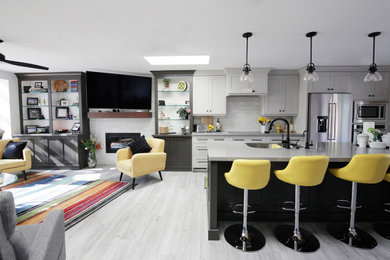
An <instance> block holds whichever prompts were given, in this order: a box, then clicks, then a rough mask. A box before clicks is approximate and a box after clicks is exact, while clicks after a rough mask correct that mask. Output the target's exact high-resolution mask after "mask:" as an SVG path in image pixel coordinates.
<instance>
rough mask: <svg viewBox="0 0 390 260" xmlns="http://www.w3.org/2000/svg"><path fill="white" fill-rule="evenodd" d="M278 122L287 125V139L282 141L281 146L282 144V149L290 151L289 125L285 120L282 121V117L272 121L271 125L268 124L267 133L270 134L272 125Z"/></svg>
mask: <svg viewBox="0 0 390 260" xmlns="http://www.w3.org/2000/svg"><path fill="white" fill-rule="evenodd" d="M279 120H281V121H283V122H285V123H286V125H287V138H286V141H284V140H282V144H284V148H286V149H290V123H289V122H288V121H287V120H286V119H284V118H282V117H278V118H275V119H274V120H272V121H271V124H269V129H268V131H269V132H271V129H272V126H273V125H274V123H275V122H276V121H279Z"/></svg>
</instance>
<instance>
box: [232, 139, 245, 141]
mask: <svg viewBox="0 0 390 260" xmlns="http://www.w3.org/2000/svg"><path fill="white" fill-rule="evenodd" d="M233 140H234V141H245V140H244V139H233Z"/></svg>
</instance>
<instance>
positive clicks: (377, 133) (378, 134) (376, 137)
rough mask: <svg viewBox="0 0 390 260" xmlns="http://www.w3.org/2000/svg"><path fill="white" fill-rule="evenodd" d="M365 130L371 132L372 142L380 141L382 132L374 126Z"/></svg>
mask: <svg viewBox="0 0 390 260" xmlns="http://www.w3.org/2000/svg"><path fill="white" fill-rule="evenodd" d="M367 132H369V133H371V134H372V135H373V138H372V141H373V142H382V132H381V131H380V130H378V129H375V128H368V129H367Z"/></svg>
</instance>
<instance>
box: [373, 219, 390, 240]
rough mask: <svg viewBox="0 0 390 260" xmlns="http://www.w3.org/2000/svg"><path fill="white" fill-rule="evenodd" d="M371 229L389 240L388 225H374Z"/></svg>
mask: <svg viewBox="0 0 390 260" xmlns="http://www.w3.org/2000/svg"><path fill="white" fill-rule="evenodd" d="M373 228H374V230H375V232H376V233H378V234H379V235H381V236H382V237H384V238H386V239H389V240H390V223H375V224H374V226H373Z"/></svg>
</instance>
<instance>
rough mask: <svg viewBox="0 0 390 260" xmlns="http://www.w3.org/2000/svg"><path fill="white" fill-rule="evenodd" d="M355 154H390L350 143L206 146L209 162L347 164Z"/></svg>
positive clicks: (383, 150)
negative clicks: (322, 159) (312, 159)
mask: <svg viewBox="0 0 390 260" xmlns="http://www.w3.org/2000/svg"><path fill="white" fill-rule="evenodd" d="M355 154H390V150H389V149H372V148H360V147H358V146H356V145H353V144H352V143H314V145H313V146H312V147H311V148H310V149H304V148H300V149H296V148H291V149H285V148H279V149H271V148H252V147H249V146H247V145H246V144H245V143H244V142H215V143H210V144H208V155H209V160H210V161H233V160H235V159H265V160H270V161H276V162H287V161H289V160H290V158H291V157H293V156H310V155H326V156H329V159H330V161H331V162H348V161H349V160H350V159H351V158H352V156H353V155H355Z"/></svg>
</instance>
